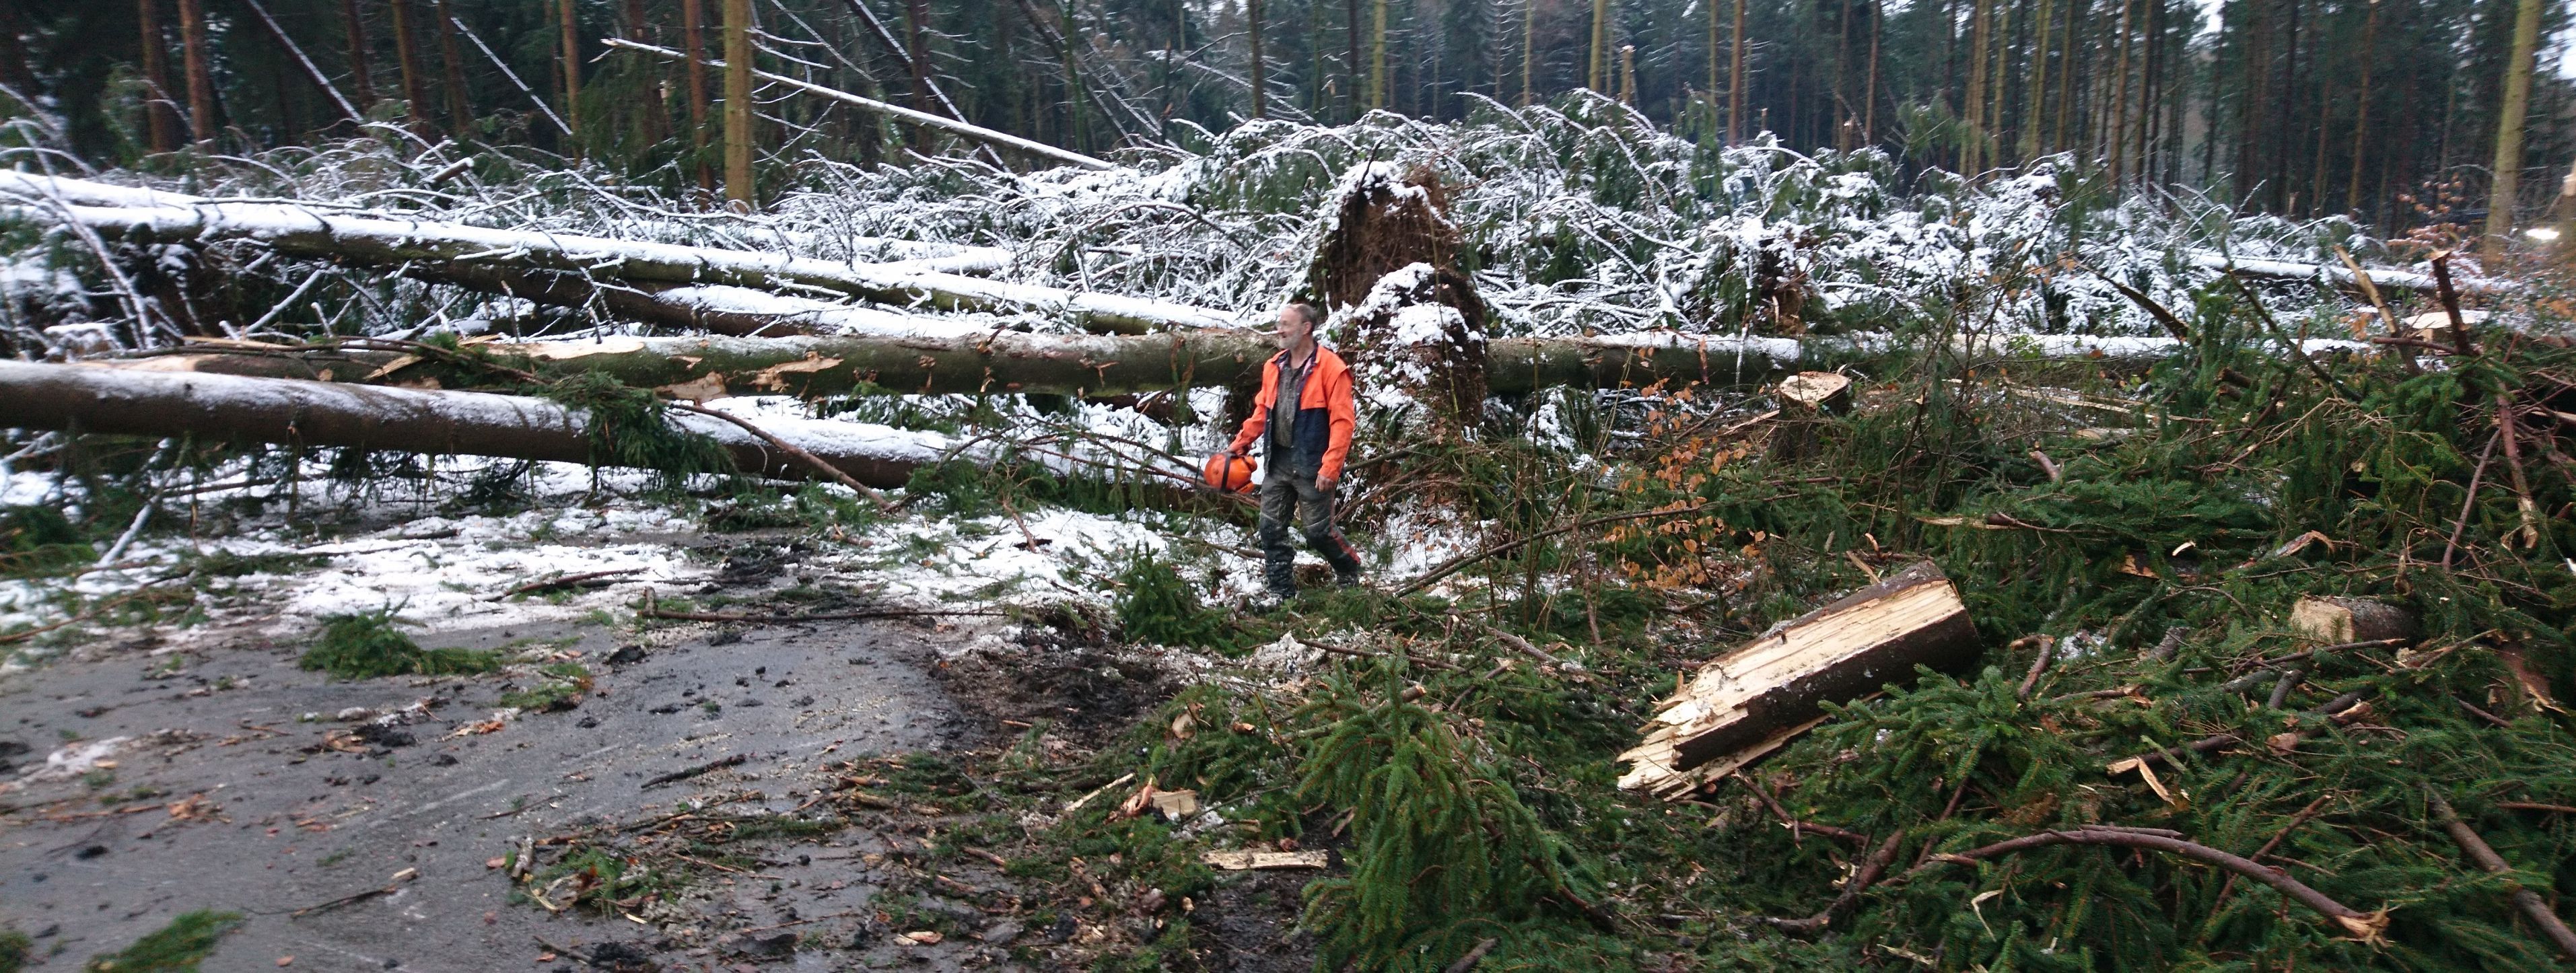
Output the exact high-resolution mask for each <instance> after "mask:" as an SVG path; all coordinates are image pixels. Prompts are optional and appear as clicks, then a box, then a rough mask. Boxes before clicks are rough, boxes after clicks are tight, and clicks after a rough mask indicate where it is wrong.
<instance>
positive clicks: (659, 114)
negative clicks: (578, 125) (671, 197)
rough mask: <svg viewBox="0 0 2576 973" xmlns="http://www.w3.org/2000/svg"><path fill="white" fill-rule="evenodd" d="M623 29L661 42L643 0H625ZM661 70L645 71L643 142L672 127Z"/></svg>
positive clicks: (654, 139)
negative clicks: (646, 81)
mask: <svg viewBox="0 0 2576 973" xmlns="http://www.w3.org/2000/svg"><path fill="white" fill-rule="evenodd" d="M439 2H441V3H445V2H446V0H439ZM626 29H627V30H628V31H629V32H630V33H631V34H632V36H634V37H635V38H636V39H637V40H641V41H643V42H645V43H647V44H659V43H661V42H662V38H661V34H660V32H659V31H656V30H654V29H653V21H652V19H651V18H649V17H647V16H645V14H644V0H626ZM662 71H663V69H662V68H661V67H659V66H655V67H653V68H651V69H650V70H647V71H646V72H645V78H646V79H647V80H648V81H649V82H650V83H649V84H647V85H646V88H647V90H648V91H649V92H650V94H649V95H648V96H647V97H646V98H645V99H644V114H643V116H642V118H641V123H642V125H643V129H644V130H643V141H644V144H646V145H652V144H654V143H656V142H660V141H662V139H663V137H664V136H666V135H668V134H669V133H670V130H671V116H670V109H669V107H668V106H667V105H666V104H665V99H666V98H667V97H668V96H667V95H665V94H664V93H663V87H664V85H665V82H664V81H663V80H662V78H663V75H662Z"/></svg>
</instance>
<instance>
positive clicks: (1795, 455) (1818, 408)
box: [1771, 372, 1852, 462]
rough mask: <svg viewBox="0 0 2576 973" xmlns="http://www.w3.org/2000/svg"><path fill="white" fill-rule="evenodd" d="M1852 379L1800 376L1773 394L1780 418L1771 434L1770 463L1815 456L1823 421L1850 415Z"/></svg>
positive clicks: (1829, 374) (1830, 375)
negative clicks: (1777, 400) (1777, 401)
mask: <svg viewBox="0 0 2576 973" xmlns="http://www.w3.org/2000/svg"><path fill="white" fill-rule="evenodd" d="M1851 385H1852V380H1851V376H1849V375H1844V374H1842V373H1840V372H1799V373H1798V374H1796V375H1791V376H1789V377H1788V378H1784V379H1781V380H1780V384H1779V386H1778V387H1776V388H1774V389H1773V390H1772V392H1773V394H1774V395H1775V396H1776V397H1777V398H1778V399H1779V402H1780V416H1779V419H1778V420H1777V424H1776V426H1775V427H1774V428H1773V430H1772V432H1771V460H1772V461H1773V462H1788V461H1791V460H1796V459H1802V458H1804V457H1807V456H1812V455H1814V454H1815V452H1816V434H1817V433H1818V431H1819V430H1821V429H1822V428H1823V426H1824V424H1825V422H1826V420H1827V419H1828V418H1829V417H1831V416H1838V415H1842V414H1844V413H1847V412H1850V411H1851V401H1852V396H1851Z"/></svg>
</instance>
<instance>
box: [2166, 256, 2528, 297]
mask: <svg viewBox="0 0 2576 973" xmlns="http://www.w3.org/2000/svg"><path fill="white" fill-rule="evenodd" d="M2184 256H2185V258H2186V259H2188V260H2189V261H2190V262H2191V265H2192V266H2194V267H2197V268H2200V269H2202V270H2215V271H2219V272H2221V273H2234V274H2237V275H2238V276H2243V277H2259V278H2266V279H2270V280H2322V281H2324V282H2326V283H2328V284H2332V285H2334V286H2336V287H2339V288H2352V289H2356V290H2357V289H2359V288H2360V287H2361V281H2360V278H2359V276H2358V275H2356V274H2355V273H2353V269H2352V268H2350V267H2336V266H2333V265H2330V264H2303V263H2297V262H2293V261H2288V260H2254V259H2248V258H2244V257H2230V256H2228V255H2226V254H2223V253H2219V252H2217V251H2214V250H2192V251H2187V252H2186V253H2185V254H2184ZM2363 270H2364V271H2366V272H2367V273H2369V275H2370V282H2371V283H2372V284H2374V285H2377V286H2379V287H2393V288H2397V289H2399V290H2411V291H2431V290H2438V289H2439V288H2440V285H2439V284H2438V283H2437V282H2436V281H2434V280H2433V275H2431V274H2419V273H2416V272H2414V271H2411V270H2394V269H2389V268H2381V267H2369V268H2363ZM2452 283H2453V284H2455V285H2456V286H2457V289H2458V290H2459V292H2460V293H2462V294H2506V293H2513V292H2515V291H2519V290H2521V289H2522V288H2521V287H2520V286H2519V285H2516V284H2514V283H2513V282H2512V281H2504V280H2490V279H2486V278H2482V277H2469V278H2460V279H2456V280H2454V281H2453V282H2452Z"/></svg>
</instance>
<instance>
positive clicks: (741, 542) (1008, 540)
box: [0, 403, 1260, 675]
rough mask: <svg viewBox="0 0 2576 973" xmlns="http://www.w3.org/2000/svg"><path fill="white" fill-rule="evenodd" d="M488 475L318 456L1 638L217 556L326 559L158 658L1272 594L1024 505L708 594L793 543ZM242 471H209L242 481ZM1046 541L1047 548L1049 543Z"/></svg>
mask: <svg viewBox="0 0 2576 973" xmlns="http://www.w3.org/2000/svg"><path fill="white" fill-rule="evenodd" d="M746 405H753V404H751V403H746ZM809 421H818V422H819V420H809ZM489 469H490V466H489V465H486V464H483V463H481V461H474V460H458V459H443V460H441V461H440V464H439V467H438V478H437V481H436V485H435V486H434V487H431V488H429V489H426V490H421V491H413V490H409V489H404V488H401V487H396V488H392V489H387V490H381V491H360V492H352V490H351V489H350V488H348V487H346V486H344V485H340V484H336V483H333V482H332V481H329V480H327V479H326V478H325V475H324V474H325V468H324V467H323V465H322V463H321V461H319V460H314V461H310V462H309V464H308V468H307V470H306V471H305V478H304V479H302V480H301V481H299V483H298V484H296V485H295V486H294V487H293V488H292V493H293V502H292V503H290V502H289V494H288V488H286V487H282V486H278V485H275V484H266V485H251V486H236V487H229V488H224V489H215V490H205V491H202V492H200V493H198V494H196V495H195V496H194V497H193V501H194V503H193V507H191V506H189V505H183V504H182V503H180V502H179V501H177V500H173V501H171V502H170V503H169V504H167V505H166V508H165V509H164V510H163V511H162V512H161V514H160V517H161V520H162V521H163V522H164V523H166V524H168V525H170V526H172V527H176V526H177V525H178V524H180V523H182V522H183V518H185V520H184V522H187V523H201V524H202V525H203V526H204V527H205V528H206V529H205V530H204V531H202V532H200V533H198V534H196V535H194V536H191V535H190V534H189V533H187V532H185V530H184V529H182V530H180V531H175V532H172V533H167V534H155V533H152V532H148V531H147V533H146V536H145V538H144V539H142V540H138V541H136V542H134V543H133V544H131V545H130V546H129V547H128V548H127V549H126V550H125V551H123V552H120V554H119V556H118V558H117V561H116V564H117V565H118V566H119V567H118V568H117V569H113V570H100V569H93V570H89V571H85V572H82V573H79V574H77V575H75V576H72V577H52V578H39V579H20V580H7V581H0V633H9V632H16V631H23V630H26V629H28V628H33V627H38V626H45V625H53V624H56V623H59V622H63V621H64V620H66V619H67V618H70V617H72V616H74V615H75V614H78V613H81V612H84V611H92V610H96V609H97V608H98V607H99V606H101V605H107V604H112V603H114V602H115V600H116V599H119V598H121V597H124V596H127V595H131V594H133V593H135V592H136V591H138V590H140V589H143V588H145V587H148V586H151V585H153V584H156V583H170V582H178V581H181V579H183V578H185V577H186V575H185V572H184V570H183V565H186V564H190V563H199V562H200V561H201V560H202V559H205V558H208V557H214V556H218V555H232V556H234V557H235V558H255V557H260V556H278V555H285V556H291V557H309V558H314V559H317V561H318V563H314V564H310V565H294V564H292V562H291V561H279V562H277V563H279V564H280V565H285V566H281V567H280V568H279V569H278V570H273V571H260V572H255V573H248V574H243V575H239V576H235V577H220V578H201V579H198V580H197V581H195V582H191V583H197V584H200V585H201V590H200V598H199V602H198V605H199V606H200V608H201V609H202V615H201V616H200V617H197V618H195V619H193V620H191V621H187V622H180V623H174V624H168V625H165V626H163V627H162V628H161V629H160V630H159V631H158V632H156V633H155V635H156V636H157V642H158V647H159V648H160V649H162V650H164V651H173V650H179V649H187V648H192V647H197V646H200V645H207V644H210V643H219V642H222V641H226V640H229V639H235V638H243V637H257V638H263V639H270V640H279V641H293V640H297V639H301V638H303V637H306V636H307V635H309V633H311V632H312V631H314V630H315V629H316V628H318V627H319V625H320V624H321V622H322V621H323V620H324V619H326V618H328V617H330V616H333V615H339V614H350V613H359V612H370V611H377V610H383V609H387V608H391V609H394V610H395V611H396V613H397V614H398V615H399V616H400V617H402V618H404V619H406V620H407V621H409V622H410V623H412V626H411V629H410V630H411V631H412V632H413V634H414V635H415V636H416V637H418V636H422V635H434V634H436V633H440V632H449V631H468V630H481V629H492V628H505V627H512V626H521V625H531V624H535V623H545V622H570V621H579V620H585V619H597V618H599V617H601V614H600V613H602V612H605V613H607V615H608V616H609V617H619V616H623V615H625V614H627V613H629V612H631V611H632V610H633V606H634V605H635V604H636V603H637V602H638V601H639V600H640V599H642V598H644V597H645V596H646V594H647V592H651V593H652V594H654V595H655V596H656V597H658V598H660V599H672V598H695V597H699V596H702V595H705V594H709V593H720V594H722V595H724V596H726V597H727V598H731V599H736V600H743V599H751V598H756V597H758V596H759V595H760V593H761V591H762V590H763V589H764V587H765V588H768V589H775V588H780V587H786V586H790V585H795V584H800V583H806V582H809V581H810V582H813V583H816V584H818V585H820V586H822V587H825V588H827V589H830V588H838V589H840V590H843V591H844V592H845V593H848V594H852V595H857V596H861V597H863V598H865V599H866V600H868V601H870V602H872V603H879V604H887V605H890V606H909V607H956V608H979V607H987V606H993V605H1004V604H1020V605H1034V604H1042V603H1061V602H1067V601H1073V602H1081V603H1086V604H1091V605H1106V604H1107V603H1108V602H1109V600H1110V598H1111V597H1112V596H1113V595H1114V592H1115V590H1116V589H1115V583H1114V581H1113V579H1114V578H1115V576H1116V575H1117V573H1118V572H1119V571H1120V570H1121V569H1123V568H1124V567H1125V565H1126V564H1127V562H1128V560H1129V559H1130V558H1133V557H1136V556H1138V555H1142V554H1153V555H1157V556H1162V557H1167V558H1173V559H1175V560H1176V561H1179V562H1182V563H1185V564H1192V565H1196V566H1197V567H1196V568H1194V570H1199V571H1201V572H1202V573H1203V574H1209V575H1210V576H1212V577H1214V578H1215V579H1216V582H1217V586H1216V590H1215V592H1214V593H1213V596H1214V597H1219V598H1236V597H1241V596H1244V595H1247V594H1249V593H1250V592H1253V591H1257V590H1258V589H1259V585H1260V581H1259V564H1258V561H1257V559H1253V558H1246V557H1244V556H1243V555H1242V553H1241V552H1243V551H1246V550H1248V549H1249V546H1250V543H1251V538H1250V536H1249V535H1250V531H1248V530H1244V529H1240V528H1236V527H1232V526H1230V525H1213V526H1211V525H1206V524H1201V523H1197V522H1191V523H1180V522H1177V519H1176V518H1175V517H1174V516H1173V515H1168V514H1164V513H1161V512H1156V511H1128V512H1123V513H1120V514H1118V515H1116V516H1108V515H1102V514H1096V513H1087V512H1081V511H1075V510H1067V509H1061V508H1054V507H1047V506H1042V505H1039V506H1030V507H1023V508H1022V509H1021V511H1020V512H1021V516H1020V518H1019V519H1018V520H1017V521H1014V520H1013V519H1012V518H1011V517H1009V516H1007V515H998V516H988V517H980V518H945V517H939V516H936V515H931V514H923V513H907V514H905V515H903V516H902V517H901V519H897V520H892V521H888V522H884V523H879V524H874V525H870V526H868V527H866V528H864V529H861V530H854V531H852V532H851V533H850V534H849V535H848V536H847V538H846V540H845V541H844V542H842V543H830V544H820V545H816V546H815V549H814V550H811V551H808V552H805V553H802V554H797V555H790V556H791V557H792V558H793V561H792V562H791V563H790V564H789V565H788V569H787V570H786V571H784V572H783V573H782V574H781V575H780V576H779V577H776V578H773V579H769V580H767V581H765V582H762V583H761V585H758V586H752V587H743V586H738V585H737V586H730V587H723V588H717V587H713V586H711V585H710V582H712V581H714V580H715V579H716V578H717V577H718V575H719V573H720V571H721V569H722V566H723V561H724V559H725V556H726V554H727V553H728V552H730V551H734V550H738V549H740V548H743V547H746V546H754V547H758V546H766V547H769V548H783V547H784V545H785V543H786V540H785V539H783V538H781V537H780V536H778V535H777V533H776V532H767V533H764V532H760V531H745V532H735V533H726V532H716V531H709V530H707V529H706V528H705V527H704V526H703V524H702V522H701V520H700V518H699V517H698V516H697V515H696V514H694V513H692V512H690V511H688V510H686V509H684V508H685V507H686V506H687V505H688V504H687V502H686V501H682V500H678V499H673V498H669V497H665V496H656V495H652V494H649V493H647V492H646V490H645V488H646V487H647V486H648V485H649V475H648V474H644V473H640V472H636V471H623V470H609V471H601V472H600V473H599V475H598V477H597V480H596V481H595V482H596V485H597V488H596V489H594V479H593V474H592V471H591V470H590V468H588V467H584V466H579V465H574V464H565V463H541V464H535V465H534V466H533V467H532V468H531V470H530V471H529V473H528V474H527V475H526V478H525V480H523V481H522V482H523V489H524V491H525V499H524V500H523V501H522V505H523V509H518V510H516V511H515V512H490V513H483V512H472V511H470V510H458V509H455V508H456V507H458V506H459V504H457V503H455V501H456V500H457V498H458V497H459V496H460V494H461V493H462V492H463V490H464V489H466V488H467V487H468V486H469V485H470V484H471V482H472V480H473V478H474V477H475V476H476V475H477V474H480V473H484V472H486V471H487V470H489ZM244 472H245V471H244V470H241V469H231V470H223V471H217V472H216V473H214V474H210V475H207V476H205V477H203V479H205V480H208V481H211V482H215V483H219V484H220V483H225V482H228V481H238V480H242V479H244V476H243V474H244ZM179 485H180V486H184V484H179ZM825 489H828V490H832V491H841V490H842V488H840V487H837V486H834V487H828V488H825ZM76 493H77V488H76V487H75V488H72V489H71V490H70V491H69V493H67V492H66V491H65V489H64V488H63V487H62V486H60V485H58V484H57V483H55V482H54V481H53V479H52V478H50V477H47V476H43V475H39V474H35V473H26V472H19V473H14V474H11V475H9V476H8V477H7V478H6V479H5V480H0V500H5V501H6V502H8V503H13V504H17V503H36V502H52V503H57V504H63V503H65V502H66V501H67V499H69V498H70V496H71V495H72V494H76ZM1022 524H1025V525H1026V530H1027V534H1025V535H1024V534H1023V533H1022V527H1021V525H1022ZM1030 537H1035V538H1036V539H1037V541H1038V543H1037V544H1036V546H1035V548H1034V549H1032V548H1031V547H1030V545H1029V538H1030ZM596 572H617V573H616V574H614V575H610V576H606V577H603V578H601V579H599V580H600V581H602V582H604V583H605V586H604V587H599V588H590V589H584V590H578V591H573V592H570V593H553V594H536V595H525V596H518V597H512V596H511V595H510V592H511V590H512V589H513V588H516V587H518V586H520V585H524V584H528V583H531V582H536V581H543V580H546V579H549V578H559V577H568V576H573V575H582V574H591V573H596ZM78 631H79V626H77V625H75V626H71V627H69V628H67V629H66V630H65V633H64V635H63V636H62V637H59V638H57V637H42V636H40V637H37V638H33V639H29V640H26V641H24V642H20V643H18V644H15V645H0V650H15V652H14V653H13V654H11V655H8V656H6V657H5V658H6V660H7V661H6V662H5V663H0V675H5V674H7V673H9V672H12V671H17V670H21V669H24V668H26V667H28V666H30V665H32V664H34V663H36V662H38V661H40V660H42V659H43V658H46V657H48V656H50V655H52V654H54V653H56V652H59V651H63V650H65V649H69V648H76V647H78V646H79V645H81V644H82V642H81V641H80V639H79V638H78V637H77V634H76V633H77V632H78Z"/></svg>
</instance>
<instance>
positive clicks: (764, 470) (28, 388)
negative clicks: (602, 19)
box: [0, 361, 951, 487]
mask: <svg viewBox="0 0 2576 973" xmlns="http://www.w3.org/2000/svg"><path fill="white" fill-rule="evenodd" d="M668 418H669V421H670V422H671V423H672V424H673V425H675V426H678V427H679V428H681V429H684V430H687V431H690V432H695V433H700V434H704V435H706V436H708V437H709V438H712V439H713V440H715V442H716V443H717V444H718V445H720V446H722V447H723V448H724V449H725V451H726V452H728V453H730V454H731V455H732V456H733V458H734V461H735V463H736V464H737V465H739V466H740V467H741V468H742V469H743V470H744V471H745V472H750V473H756V474H766V475H770V476H780V477H799V478H801V477H804V476H808V475H810V474H811V471H809V470H807V469H806V468H805V467H804V466H803V465H802V464H801V463H799V462H798V461H797V460H796V458H794V457H792V456H790V455H788V454H786V453H783V452H781V451H779V450H777V449H775V448H772V447H771V446H770V445H769V443H767V442H765V441H763V440H762V439H760V438H759V437H757V436H754V435H752V434H750V433H748V432H746V431H744V430H743V429H741V428H740V427H738V426H736V425H734V424H732V423H730V422H727V421H725V420H722V419H718V418H715V417H711V416H703V415H692V414H688V413H673V414H671V415H669V417H668ZM759 424H760V426H761V427H762V428H763V429H764V430H766V431H768V432H769V433H771V434H773V435H776V436H778V437H780V438H781V439H784V440H787V441H789V442H792V443H794V444H796V445H797V446H799V447H801V448H803V449H804V450H806V451H807V452H810V453H812V454H814V455H815V456H817V457H819V458H821V459H822V460H823V461H824V462H826V463H829V464H831V465H832V466H833V467H834V468H836V469H839V470H841V471H842V472H843V473H846V474H848V475H850V476H851V477H852V478H854V479H856V480H858V481H859V482H861V483H865V484H867V485H869V486H873V487H896V486H902V485H903V484H904V483H905V482H907V481H909V480H910V479H911V477H912V471H913V470H915V469H917V468H919V467H920V466H922V465H923V464H925V463H931V462H936V461H938V460H939V459H940V458H941V456H942V455H943V454H944V453H945V452H946V451H947V450H948V449H949V448H950V447H951V444H950V443H949V442H948V440H947V438H946V437H943V436H938V435H936V434H930V433H916V432H908V431H905V430H899V429H894V428H891V427H886V426H876V425H869V424H863V423H853V422H827V421H818V420H810V419H763V420H761V421H760V423H759ZM0 427H14V428H24V429H53V430H78V431H80V432H85V433H108V434H122V435H137V436H176V435H183V434H184V435H194V436H198V437H202V438H206V439H217V440H231V441H237V442H261V443H280V444H289V445H301V446H345V447H352V448H357V449H381V450H396V451H402V452H413V453H435V454H466V455H474V456H495V457H503V458H508V459H529V460H552V461H557V462H566V463H591V462H594V460H593V458H592V457H593V450H592V441H591V430H590V426H589V420H588V417H587V416H586V415H585V414H584V413H583V412H582V411H581V410H578V409H571V408H566V407H564V406H562V405H558V404H556V403H554V402H550V401H547V400H544V399H538V398H530V397H527V396H516V395H493V394H489V393H484V392H437V391H424V390H419V389H400V388H380V387H369V386H363V385H351V384H344V383H337V382H305V381H291V380H280V379H260V378H243V377H239V376H231V375H194V374H165V373H153V372H133V371H123V370H113V369H102V368H82V367H77V366H71V365H39V364H29V363H25V362H13V361H0Z"/></svg>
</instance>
